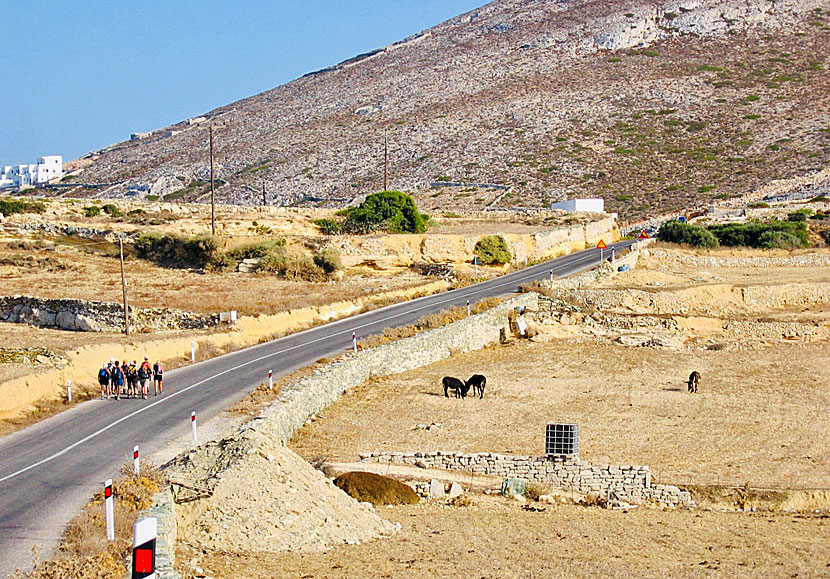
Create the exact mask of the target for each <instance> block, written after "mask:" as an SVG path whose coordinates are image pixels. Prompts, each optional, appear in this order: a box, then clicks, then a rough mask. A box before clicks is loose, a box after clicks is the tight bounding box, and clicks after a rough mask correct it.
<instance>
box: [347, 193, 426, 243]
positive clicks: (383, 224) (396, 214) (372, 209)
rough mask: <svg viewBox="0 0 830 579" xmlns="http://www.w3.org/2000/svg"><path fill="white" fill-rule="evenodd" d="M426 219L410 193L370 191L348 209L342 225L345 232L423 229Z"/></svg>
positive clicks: (422, 230)
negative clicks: (356, 205) (359, 201)
mask: <svg viewBox="0 0 830 579" xmlns="http://www.w3.org/2000/svg"><path fill="white" fill-rule="evenodd" d="M428 219H429V217H428V216H426V215H424V214H422V213H419V212H418V208H417V207H416V206H415V201H413V200H412V197H410V196H409V195H406V194H405V193H401V192H400V191H382V192H380V193H373V194H371V195H369V196H368V197H367V198H366V200H365V201H364V202H363V203H361V204H360V205H359V206H358V207H355V208H353V209H350V210H349V211H348V214H347V216H346V221H345V222H344V223H343V227H344V229H345V231H346V232H347V233H370V232H372V231H386V232H387V233H423V232H424V231H426V230H427V226H426V223H427V220H428Z"/></svg>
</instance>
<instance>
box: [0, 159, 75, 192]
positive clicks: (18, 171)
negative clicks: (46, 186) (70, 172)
mask: <svg viewBox="0 0 830 579" xmlns="http://www.w3.org/2000/svg"><path fill="white" fill-rule="evenodd" d="M0 169H2V172H0V188H3V187H21V186H24V185H37V184H38V183H47V182H49V181H51V180H52V179H57V178H60V177H63V174H64V173H63V157H61V156H60V155H47V156H45V157H40V158H38V160H37V163H36V164H34V165H4V166H2V167H0Z"/></svg>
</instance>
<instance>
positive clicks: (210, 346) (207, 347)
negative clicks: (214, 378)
mask: <svg viewBox="0 0 830 579" xmlns="http://www.w3.org/2000/svg"><path fill="white" fill-rule="evenodd" d="M196 345H197V346H198V347H197V348H196V361H197V362H204V361H205V360H210V359H211V358H216V357H217V356H221V355H222V354H224V353H225V351H224V350H223V349H222V348H220V347H219V346H217V345H216V344H214V343H213V342H197V344H196Z"/></svg>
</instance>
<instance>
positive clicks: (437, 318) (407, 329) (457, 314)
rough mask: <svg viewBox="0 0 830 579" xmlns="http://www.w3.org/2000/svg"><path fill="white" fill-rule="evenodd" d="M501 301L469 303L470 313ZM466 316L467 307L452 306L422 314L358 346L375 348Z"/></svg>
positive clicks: (489, 307) (478, 312) (487, 308)
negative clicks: (412, 320)
mask: <svg viewBox="0 0 830 579" xmlns="http://www.w3.org/2000/svg"><path fill="white" fill-rule="evenodd" d="M502 301H503V300H502V299H500V298H484V299H482V300H480V301H478V302H476V303H474V304H470V314H471V315H475V314H480V313H481V312H484V311H486V310H489V309H491V308H494V307H496V306H497V305H499V304H500V303H502ZM466 317H467V308H465V307H461V306H452V307H450V308H447V309H446V310H442V311H440V312H435V313H433V314H427V315H425V316H422V317H420V318H418V319H417V320H415V322H413V323H412V324H409V325H406V326H397V327H395V328H386V329H385V330H384V331H383V333H382V334H378V335H374V336H368V337H367V338H366V339H364V340H361V341H360V344H359V347H360V348H363V349H365V348H375V347H377V346H382V345H383V344H388V343H390V342H395V341H397V340H402V339H404V338H410V337H412V336H414V335H415V334H418V333H419V332H424V331H427V330H434V329H435V328H440V327H443V326H446V325H449V324H452V323H454V322H457V321H458V320H461V319H464V318H466Z"/></svg>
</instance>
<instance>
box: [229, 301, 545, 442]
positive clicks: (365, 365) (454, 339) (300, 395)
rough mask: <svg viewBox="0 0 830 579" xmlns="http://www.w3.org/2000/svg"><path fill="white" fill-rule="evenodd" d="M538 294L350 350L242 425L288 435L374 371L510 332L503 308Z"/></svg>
mask: <svg viewBox="0 0 830 579" xmlns="http://www.w3.org/2000/svg"><path fill="white" fill-rule="evenodd" d="M537 298H538V294H535V293H529V294H524V295H521V296H518V297H515V298H512V299H510V300H507V301H506V302H504V303H502V304H501V305H499V306H496V307H495V308H492V309H490V310H488V311H486V312H483V313H481V314H477V315H475V316H470V317H468V318H464V319H463V320H460V321H458V322H455V323H454V324H450V325H447V326H444V327H441V328H436V329H435V330H430V331H427V332H422V333H420V334H417V335H415V336H412V337H411V338H406V339H403V340H398V341H396V342H393V343H390V344H384V345H382V346H378V347H377V348H372V349H371V350H365V351H363V352H360V353H358V354H357V355H350V356H348V357H347V358H346V359H344V360H343V361H340V362H335V363H334V364H330V365H328V366H326V367H325V368H323V369H322V370H319V371H317V372H315V373H314V374H312V375H310V376H306V377H304V378H302V379H300V380H299V381H297V382H296V383H295V384H293V385H291V386H290V387H288V388H286V389H285V390H284V391H283V392H282V394H281V396H280V398H279V399H278V400H277V401H276V402H275V403H274V404H272V405H271V406H270V407H269V408H268V409H266V410H265V412H263V414H262V415H261V416H260V417H259V418H257V419H256V420H254V421H252V422H250V423H248V424H247V425H246V426H245V427H243V428H251V429H254V430H258V431H262V432H264V433H266V434H268V435H269V436H272V437H274V438H276V439H278V440H283V441H288V440H289V439H290V438H291V437H292V436H293V435H294V433H295V432H296V431H297V430H298V429H299V428H300V427H301V426H302V425H303V424H305V422H306V420H308V419H309V418H310V417H312V416H314V415H316V414H317V413H318V412H320V411H322V410H324V409H325V408H326V407H327V406H329V405H330V404H332V403H333V402H335V401H336V400H337V399H338V398H340V396H341V395H342V394H343V393H344V392H345V391H346V390H348V389H350V388H352V387H354V386H357V385H359V384H362V383H363V382H365V381H366V380H368V379H369V378H371V377H373V376H388V375H391V374H398V373H400V372H406V371H408V370H412V369H414V368H420V367H422V366H426V365H428V364H432V363H434V362H438V361H440V360H446V359H447V358H450V357H451V356H454V355H457V354H463V353H465V352H472V351H474V350H480V349H482V348H484V347H485V346H487V345H490V344H494V343H498V342H499V340H500V339H502V337H503V336H505V335H508V334H509V322H508V313H509V312H510V311H512V310H513V309H514V308H517V307H526V308H528V309H536V307H537V303H538V302H537Z"/></svg>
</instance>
